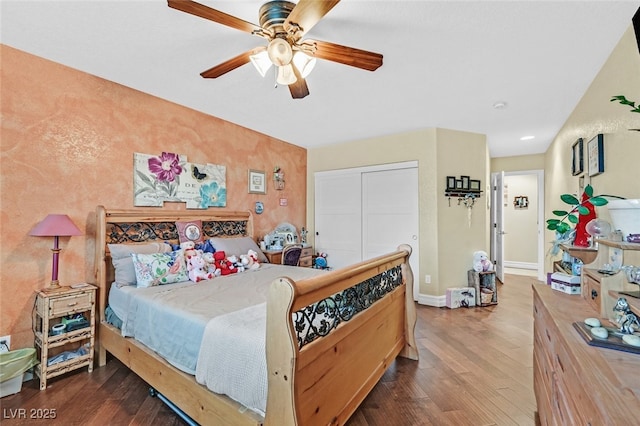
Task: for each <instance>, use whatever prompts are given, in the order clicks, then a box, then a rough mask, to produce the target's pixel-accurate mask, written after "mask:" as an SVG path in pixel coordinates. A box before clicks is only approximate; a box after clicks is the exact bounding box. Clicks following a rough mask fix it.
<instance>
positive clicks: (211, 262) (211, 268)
mask: <svg viewBox="0 0 640 426" xmlns="http://www.w3.org/2000/svg"><path fill="white" fill-rule="evenodd" d="M202 258H203V259H204V262H205V264H206V268H207V272H209V273H212V274H213V275H214V276H218V275H220V270H219V269H218V268H216V260H215V259H214V258H213V253H212V252H204V253H202Z"/></svg>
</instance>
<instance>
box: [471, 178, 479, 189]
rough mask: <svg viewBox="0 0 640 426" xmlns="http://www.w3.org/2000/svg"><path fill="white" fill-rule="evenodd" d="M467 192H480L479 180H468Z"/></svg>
mask: <svg viewBox="0 0 640 426" xmlns="http://www.w3.org/2000/svg"><path fill="white" fill-rule="evenodd" d="M469 190H471V191H480V180H478V179H471V180H469Z"/></svg>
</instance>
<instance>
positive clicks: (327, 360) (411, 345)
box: [96, 206, 418, 426]
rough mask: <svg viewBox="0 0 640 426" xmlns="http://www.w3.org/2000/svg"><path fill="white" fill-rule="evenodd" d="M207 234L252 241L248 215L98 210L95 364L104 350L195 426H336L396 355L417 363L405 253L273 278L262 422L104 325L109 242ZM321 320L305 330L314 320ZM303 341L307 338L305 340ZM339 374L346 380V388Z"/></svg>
mask: <svg viewBox="0 0 640 426" xmlns="http://www.w3.org/2000/svg"><path fill="white" fill-rule="evenodd" d="M185 220H202V222H203V231H204V233H205V235H207V236H209V237H214V236H216V237H221V236H222V237H224V236H227V237H234V236H252V234H253V228H252V221H251V214H250V213H249V212H234V211H226V210H224V211H217V212H211V211H186V212H185V211H167V210H145V209H139V210H107V209H105V208H104V207H102V206H98V208H97V224H96V283H97V285H98V287H99V297H98V299H99V315H100V324H99V327H98V338H97V341H98V343H97V350H98V357H97V358H98V362H99V365H100V366H102V365H104V364H105V363H106V359H107V358H106V353H107V352H109V353H111V354H112V355H113V356H115V357H116V358H118V359H119V360H120V361H121V362H122V363H124V364H125V365H127V366H128V367H129V368H130V369H131V370H132V371H134V372H135V373H136V374H138V375H139V376H140V377H141V378H142V379H143V380H145V381H146V382H147V383H149V385H151V386H152V387H154V388H155V389H156V390H157V391H158V392H160V393H161V394H163V395H164V396H165V397H166V398H167V399H169V400H171V401H172V402H173V403H174V404H175V405H177V406H178V407H179V408H180V409H181V410H182V411H184V412H185V413H186V414H187V415H189V416H190V417H191V418H192V419H193V420H195V421H196V422H198V423H200V424H226V425H241V424H251V425H261V424H266V425H277V426H281V425H315V424H322V425H325V424H332V425H333V424H336V425H337V424H344V423H345V422H346V421H347V420H348V419H349V417H350V416H351V414H353V412H354V411H355V410H356V408H357V407H358V405H359V404H360V403H361V402H362V400H363V399H364V398H365V397H366V395H367V394H368V393H369V392H370V391H371V389H372V388H373V387H374V386H375V384H376V383H377V382H378V380H379V379H380V377H381V376H382V374H383V373H384V371H385V370H386V369H387V367H388V366H389V365H390V363H391V362H393V360H394V359H395V357H396V356H398V355H400V356H403V357H407V358H410V359H414V360H417V359H418V351H417V348H416V344H415V338H414V335H413V331H414V327H415V322H416V312H415V303H414V301H413V296H412V295H413V291H412V285H413V274H412V272H411V268H410V267H409V256H410V254H411V247H410V246H407V245H403V246H400V247H399V248H398V250H397V251H395V252H393V253H390V254H388V255H385V256H380V257H378V258H375V259H371V260H368V261H365V262H361V263H358V264H356V265H353V266H351V267H347V268H342V269H339V270H335V271H329V272H327V273H326V274H323V275H321V276H318V277H315V278H311V279H306V280H302V281H297V282H295V281H293V280H291V279H289V278H287V277H282V278H279V279H277V280H275V281H274V282H273V283H272V284H271V287H270V290H269V297H268V301H267V330H266V337H267V348H266V349H267V370H268V389H269V392H268V395H267V410H266V416H265V418H262V417H261V416H259V415H258V414H256V413H254V412H253V411H250V410H246V409H245V408H244V407H242V406H241V405H239V404H238V403H236V402H235V401H233V400H231V399H230V398H228V397H226V396H224V395H219V394H215V393H213V392H211V391H209V390H208V389H207V388H206V387H204V386H202V385H200V384H198V383H197V382H196V381H195V378H194V377H193V376H190V375H188V374H185V373H183V372H182V371H180V370H177V369H176V368H174V367H173V366H171V365H170V364H169V363H167V362H166V361H164V360H163V359H162V358H160V357H158V356H157V355H156V354H155V353H154V352H153V351H152V350H150V349H149V348H147V347H146V346H144V345H143V344H141V343H140V342H137V341H136V340H134V339H131V338H124V337H122V336H121V335H120V331H119V330H118V329H116V328H115V327H113V326H111V325H109V324H108V323H107V322H106V321H105V308H106V304H107V298H108V292H109V288H110V285H111V282H112V281H113V267H112V264H111V258H110V255H109V251H108V247H107V244H110V243H120V244H122V243H125V244H127V243H132V244H136V243H140V242H144V241H153V240H171V241H177V232H176V230H175V226H174V222H176V221H185ZM327 312H328V313H329V315H328V317H329V318H330V320H329V321H327V322H326V323H322V324H320V326H317V325H314V326H313V328H312V329H311V330H312V331H311V332H310V333H309V329H310V327H311V326H312V323H313V318H314V315H316V314H319V313H322V314H323V316H327V315H325V314H326V313H327ZM302 336H310V338H308V339H304V338H303V337H302ZM344 377H349V380H348V381H345V380H344Z"/></svg>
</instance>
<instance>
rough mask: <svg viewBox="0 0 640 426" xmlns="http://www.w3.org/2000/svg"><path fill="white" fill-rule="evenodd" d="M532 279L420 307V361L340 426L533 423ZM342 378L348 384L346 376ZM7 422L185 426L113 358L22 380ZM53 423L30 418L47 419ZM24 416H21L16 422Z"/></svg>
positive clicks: (7, 408) (400, 362) (391, 373)
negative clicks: (465, 302) (469, 304)
mask: <svg viewBox="0 0 640 426" xmlns="http://www.w3.org/2000/svg"><path fill="white" fill-rule="evenodd" d="M535 281H536V280H535V278H533V277H525V276H518V275H507V278H506V279H505V284H503V285H499V287H498V304H497V305H494V306H489V307H481V308H469V309H465V308H461V309H447V308H433V307H426V306H418V324H417V327H416V338H417V341H418V347H419V350H420V361H419V362H415V361H410V360H406V359H402V358H399V359H397V360H396V361H395V362H394V363H393V364H392V365H391V367H390V368H389V370H388V371H387V372H386V373H385V375H384V376H383V377H382V379H381V381H380V382H379V383H378V384H377V385H376V387H375V388H374V390H373V391H372V392H371V394H370V395H369V396H368V397H367V399H366V400H365V401H364V402H363V404H362V405H361V406H360V408H359V409H358V410H357V411H356V412H355V413H354V415H353V416H352V417H351V419H350V420H349V422H348V425H349V426H374V425H376V426H377V425H384V426H388V425H392V426H393V425H398V426H407V425H455V426H459V425H474V426H477V425H533V424H535V422H534V413H535V410H536V404H535V397H534V394H533V373H532V362H533V358H532V357H533V355H532V354H533V316H532V300H531V299H532V293H531V283H533V282H535ZM345 380H348V377H346V378H345ZM0 406H1V409H0V414H1V416H2V417H0V420H1V422H2V424H3V425H4V424H6V425H7V426H9V425H37V424H43V425H44V424H46V425H58V424H59V425H183V424H185V423H184V421H183V420H182V419H180V417H178V416H177V415H176V414H174V413H173V412H172V411H171V410H170V409H169V408H168V407H167V406H166V405H165V404H163V403H162V402H161V401H160V400H159V399H158V398H154V397H151V396H149V392H148V386H147V385H146V384H145V383H144V381H142V380H141V379H140V378H139V377H138V376H136V375H135V374H133V373H131V372H130V371H129V370H128V369H127V368H126V367H124V366H123V365H122V364H121V363H120V362H118V361H117V360H110V361H109V362H108V363H107V366H105V367H103V368H98V369H95V370H94V371H93V373H91V374H88V373H87V372H86V370H82V371H77V372H73V373H69V374H68V375H66V376H63V377H61V378H57V379H52V380H51V381H50V385H49V387H48V388H47V390H45V391H42V392H40V391H39V387H38V382H37V381H36V380H32V381H30V382H25V383H24V384H23V387H22V391H21V392H20V393H18V394H15V395H11V396H7V397H5V398H2V399H0ZM47 413H48V414H49V415H51V414H52V413H54V414H55V419H38V418H33V417H38V416H40V417H43V416H44V415H45V414H47ZM24 417H26V418H24Z"/></svg>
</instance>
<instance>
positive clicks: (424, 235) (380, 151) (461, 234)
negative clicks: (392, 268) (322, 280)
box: [307, 129, 489, 295]
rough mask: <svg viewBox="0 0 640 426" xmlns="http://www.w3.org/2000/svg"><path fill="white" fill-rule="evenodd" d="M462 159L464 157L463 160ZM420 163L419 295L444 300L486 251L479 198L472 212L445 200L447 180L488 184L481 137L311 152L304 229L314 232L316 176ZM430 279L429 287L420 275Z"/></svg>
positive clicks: (427, 136)
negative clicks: (468, 179)
mask: <svg viewBox="0 0 640 426" xmlns="http://www.w3.org/2000/svg"><path fill="white" fill-rule="evenodd" d="M460 153H464V155H463V156H461V154H460ZM412 160H416V161H418V180H419V210H420V221H419V226H420V262H419V264H420V275H421V276H420V277H416V281H417V282H419V283H420V293H422V294H429V295H442V294H444V292H445V289H446V288H448V287H454V286H463V285H466V281H467V278H466V270H467V269H469V267H470V266H471V259H472V253H473V251H475V250H487V251H488V248H489V247H488V239H487V238H488V237H487V235H488V234H487V232H486V229H487V215H488V214H487V209H486V206H487V202H486V197H485V195H484V194H483V196H482V198H481V199H480V200H478V202H477V204H476V206H475V207H474V208H473V209H472V225H471V227H469V226H468V216H467V209H466V208H464V207H461V206H458V205H457V201H456V200H452V201H451V207H449V204H448V201H447V199H446V198H445V196H444V190H445V185H446V176H460V175H469V176H471V177H472V178H473V179H480V180H482V184H483V185H485V184H486V182H487V178H488V164H489V163H488V149H487V145H486V138H485V136H484V135H478V134H474V133H466V132H459V131H453V130H445V129H424V130H418V131H414V132H407V133H401V134H397V135H389V136H382V137H378V138H372V139H366V140H360V141H354V142H349V143H344V144H336V145H330V146H325V147H320V148H313V149H310V150H309V152H308V156H307V161H308V163H307V170H308V177H307V182H308V183H307V194H308V201H307V203H308V204H307V211H308V214H307V223H308V225H309V231H310V232H309V235H310V236H313V235H314V232H315V226H314V225H315V223H314V198H315V191H314V173H315V172H319V171H326V170H337V169H344V168H353V167H361V166H369V165H377V164H389V163H398V162H403V161H412ZM479 160H480V161H479ZM425 274H429V275H431V278H432V281H431V284H426V283H424V275H425Z"/></svg>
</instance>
